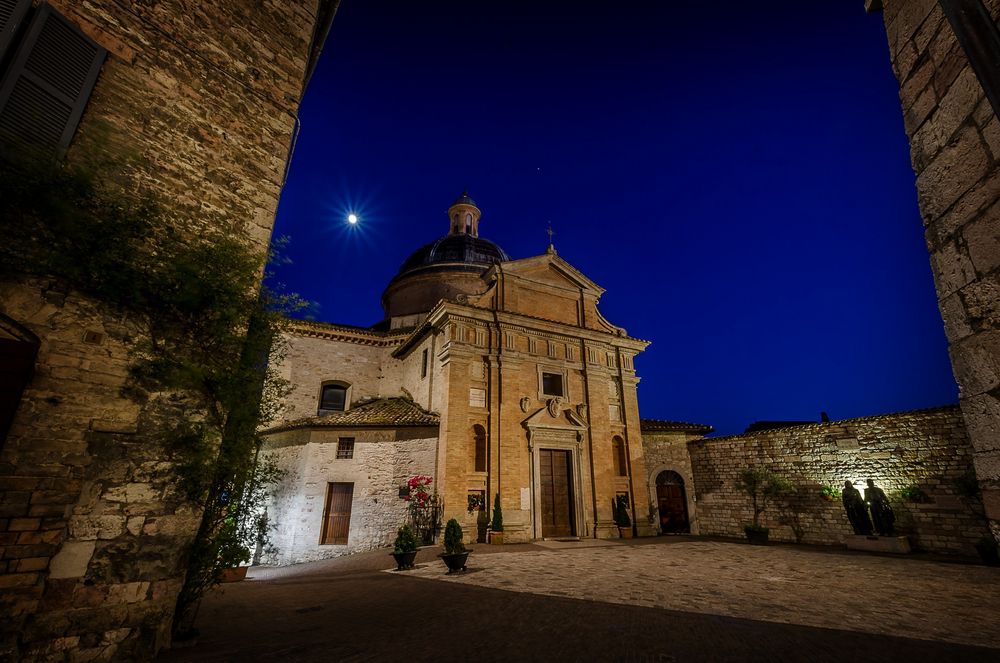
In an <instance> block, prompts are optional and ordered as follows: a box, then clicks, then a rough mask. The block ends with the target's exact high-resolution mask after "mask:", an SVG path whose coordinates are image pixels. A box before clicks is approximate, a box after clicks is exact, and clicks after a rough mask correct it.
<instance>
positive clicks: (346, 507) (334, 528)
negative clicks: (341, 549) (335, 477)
mask: <svg viewBox="0 0 1000 663" xmlns="http://www.w3.org/2000/svg"><path fill="white" fill-rule="evenodd" d="M353 500H354V484H353V483H330V484H327V491H326V509H324V510H323V533H322V535H321V536H320V540H319V542H320V544H321V545H347V533H348V532H349V531H350V529H351V502H352V501H353Z"/></svg>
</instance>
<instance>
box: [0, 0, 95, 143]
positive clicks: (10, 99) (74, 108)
mask: <svg viewBox="0 0 1000 663" xmlns="http://www.w3.org/2000/svg"><path fill="white" fill-rule="evenodd" d="M24 4H25V3H24V2H23V0H21V1H17V0H13V1H12V0H5V1H4V2H0V52H2V51H10V50H11V49H15V50H14V56H13V59H12V60H11V62H10V66H9V67H8V68H7V71H5V72H3V77H2V79H3V83H2V87H0V143H6V144H8V145H13V146H15V147H16V148H19V149H27V150H30V151H33V152H38V153H41V154H46V155H52V156H55V155H57V154H58V153H59V152H60V151H61V150H65V149H66V148H67V147H69V144H70V141H71V140H72V139H73V135H74V134H75V133H76V127H77V125H78V124H79V123H80V117H81V116H82V115H83V109H84V107H85V106H86V105H87V101H88V100H89V99H90V93H91V91H92V90H93V88H94V83H95V82H96V81H97V76H98V74H99V73H100V71H101V66H102V65H103V63H104V58H105V55H106V51H105V50H104V48H102V47H101V46H99V45H98V44H97V43H95V42H94V41H93V40H92V39H90V38H89V37H87V36H86V35H85V34H83V32H81V31H80V29H79V28H77V27H76V25H74V24H73V23H71V22H70V21H69V20H68V19H67V18H66V17H64V16H63V15H62V14H60V13H59V12H57V11H56V10H54V9H53V8H52V7H51V6H50V5H47V4H42V5H40V6H39V7H38V8H37V9H35V11H34V16H32V18H31V23H30V24H29V25H28V26H27V29H25V30H23V34H22V35H21V36H20V37H19V38H18V37H16V35H17V33H18V32H19V31H18V30H17V28H18V22H20V21H22V20H23V19H24V17H25V15H26V14H25V8H24ZM28 4H30V3H28ZM15 41H17V43H16V44H15Z"/></svg>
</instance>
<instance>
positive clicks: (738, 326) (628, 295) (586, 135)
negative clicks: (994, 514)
mask: <svg viewBox="0 0 1000 663" xmlns="http://www.w3.org/2000/svg"><path fill="white" fill-rule="evenodd" d="M863 4H864V3H863V1H862V0H847V1H843V0H841V1H838V2H822V3H798V4H796V5H794V6H789V5H787V4H781V3H748V2H745V1H741V2H730V1H722V0H717V1H716V2H713V3H673V2H615V3H600V4H596V3H594V4H591V3H585V2H583V3H582V2H573V3H564V2H556V1H545V2H542V1H537V0H536V1H532V2H518V1H514V2H511V1H507V2H502V3H501V2H486V1H477V2H445V1H440V2H432V3H414V2H379V1H376V0H367V1H363V2H362V1H359V0H344V2H343V3H342V6H341V8H340V11H339V13H338V14H337V18H336V20H335V21H334V24H333V29H332V32H331V34H330V38H329V39H328V41H327V44H326V47H325V49H324V51H323V55H322V58H321V60H320V63H319V66H318V68H317V71H316V74H315V75H314V77H313V80H312V83H311V85H310V88H309V90H308V92H307V93H306V96H305V100H304V102H303V104H302V109H301V120H302V128H301V134H300V136H299V139H298V143H297V146H296V148H295V153H294V157H293V160H292V165H291V170H290V175H289V179H288V183H287V186H286V188H285V191H284V193H283V195H282V199H281V203H280V206H279V210H278V220H277V227H276V234H277V235H286V236H288V237H289V238H290V239H291V244H290V246H289V248H288V250H287V253H288V255H289V257H290V258H291V259H292V264H290V265H285V266H283V267H281V268H280V269H279V271H278V280H280V281H282V282H283V283H285V284H286V285H287V287H288V288H289V289H290V290H292V291H295V292H298V293H299V294H301V295H302V296H303V297H305V298H306V299H309V300H312V301H314V302H316V303H317V304H318V307H317V308H316V310H315V311H314V312H313V316H314V317H316V318H317V319H320V320H325V321H329V322H338V323H345V324H353V325H370V324H373V323H375V322H377V321H379V320H380V319H381V317H382V311H381V307H380V305H379V297H380V295H381V292H382V290H383V288H384V287H385V285H386V284H387V283H388V281H389V279H390V278H391V277H392V276H393V274H394V273H395V272H396V270H397V269H398V268H399V265H400V264H401V263H402V261H403V260H404V259H405V258H406V256H407V255H409V254H410V253H411V252H412V251H413V250H414V249H416V248H417V247H418V246H420V245H422V244H424V243H426V242H428V241H431V240H433V239H435V238H436V237H438V236H440V235H443V234H445V233H446V232H447V218H446V216H445V210H446V209H447V207H448V205H449V204H450V203H451V202H452V200H454V199H455V197H456V196H457V195H458V194H459V193H460V192H461V191H462V189H463V188H465V187H468V189H469V192H470V194H471V195H472V197H473V198H475V200H476V201H477V203H478V204H479V206H480V208H481V209H482V210H483V220H482V223H481V226H480V233H481V235H482V236H484V237H487V238H489V239H492V240H494V241H495V242H497V243H498V244H500V246H502V247H503V248H504V249H505V250H506V251H507V252H508V253H509V254H510V255H512V256H513V257H515V258H523V257H527V256H530V255H536V254H538V253H541V252H543V251H544V250H545V246H546V241H547V238H546V235H545V228H546V224H547V222H549V221H551V222H552V225H553V228H554V229H555V231H556V233H557V234H556V238H555V244H556V248H557V250H558V251H559V254H560V256H562V257H563V258H565V259H566V260H568V261H569V262H570V263H572V264H573V265H575V266H576V267H577V268H579V269H580V270H581V271H583V272H584V273H585V274H587V275H588V276H590V277H591V278H593V279H594V280H595V281H596V282H597V283H599V284H601V285H602V286H603V287H605V288H607V293H606V294H605V295H604V297H603V299H602V300H601V305H600V308H601V311H602V312H603V313H604V315H605V316H606V317H607V318H608V319H609V320H611V321H612V322H614V323H616V324H619V325H622V326H624V327H625V328H626V329H627V330H628V331H629V333H630V334H631V335H632V336H636V337H639V338H644V339H647V340H651V341H653V345H652V346H650V348H649V349H648V350H647V352H646V353H645V354H643V355H641V356H640V357H639V358H638V359H637V360H636V367H637V370H638V372H639V375H640V376H641V377H642V383H641V384H640V386H639V394H640V400H639V403H640V412H641V414H642V416H643V417H653V418H664V419H678V420H685V421H696V422H701V423H708V424H712V425H714V426H715V427H716V428H717V430H718V432H720V433H733V432H739V431H742V430H743V429H744V428H745V427H746V426H747V424H749V423H750V422H751V421H754V420H757V419H818V417H819V413H820V411H821V410H826V411H827V412H829V414H830V416H831V417H833V418H835V419H838V418H847V417H855V416H863V415H868V414H879V413H883V412H890V411H895V410H904V409H912V408H919V407H928V406H934V405H941V404H945V403H952V402H955V401H956V400H957V387H956V386H955V382H954V379H953V377H952V374H951V368H950V365H949V362H948V357H947V352H946V344H945V339H944V333H943V330H942V325H941V320H940V316H939V313H938V310H937V304H936V301H935V297H934V289H933V284H932V280H931V273H930V267H929V263H928V259H927V253H926V249H925V248H924V244H923V235H922V232H923V231H922V226H921V221H920V216H919V212H918V210H917V204H916V193H915V190H914V183H913V182H914V177H913V173H912V171H911V169H910V164H909V151H908V146H907V142H906V136H905V134H904V133H903V126H902V118H901V112H900V108H899V101H898V97H897V85H896V81H895V79H894V78H893V75H892V71H891V68H890V64H889V57H888V49H887V46H886V39H885V33H884V29H883V27H882V23H881V17H880V16H879V15H867V14H865V13H864V10H863ZM348 211H355V212H357V213H358V214H359V215H360V216H361V219H362V220H361V223H360V224H359V225H358V226H357V227H355V228H350V227H348V226H347V224H346V222H345V217H346V214H347V213H348Z"/></svg>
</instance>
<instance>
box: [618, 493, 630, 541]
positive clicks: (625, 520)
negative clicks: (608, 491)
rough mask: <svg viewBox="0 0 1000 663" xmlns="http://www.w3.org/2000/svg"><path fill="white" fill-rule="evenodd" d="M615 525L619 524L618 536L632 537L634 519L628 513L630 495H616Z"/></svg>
mask: <svg viewBox="0 0 1000 663" xmlns="http://www.w3.org/2000/svg"><path fill="white" fill-rule="evenodd" d="M615 525H617V526H618V536H620V537H621V538H623V539H631V538H632V519H631V518H630V517H629V515H628V495H618V496H617V497H615Z"/></svg>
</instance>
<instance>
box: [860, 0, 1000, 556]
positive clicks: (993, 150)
mask: <svg viewBox="0 0 1000 663" xmlns="http://www.w3.org/2000/svg"><path fill="white" fill-rule="evenodd" d="M983 4H984V6H985V7H986V8H987V10H988V11H989V13H990V15H991V16H992V18H993V22H994V26H993V28H994V29H996V25H995V23H996V21H997V19H998V18H1000V0H984V2H983ZM881 5H884V11H883V19H884V22H885V28H886V34H887V37H888V42H889V56H890V58H891V61H892V67H893V71H894V72H895V74H896V77H897V79H898V80H899V85H900V92H899V96H900V101H901V103H902V108H903V120H904V125H905V129H906V133H907V135H908V136H909V138H910V152H911V161H912V163H913V170H914V171H915V173H916V175H917V193H918V197H919V202H920V211H921V215H922V216H923V222H924V230H925V238H926V241H927V248H928V250H929V252H930V256H931V267H932V270H933V272H934V281H935V285H936V288H937V294H938V302H939V305H940V308H941V314H942V317H943V318H944V327H945V333H946V335H947V337H948V342H949V353H950V355H951V362H952V368H953V370H954V372H955V378H956V380H957V382H958V384H959V387H960V389H961V400H960V402H961V407H962V412H963V414H964V416H965V421H966V425H967V426H968V430H969V436H970V438H971V440H972V445H973V448H974V450H975V451H974V459H975V466H976V472H977V474H978V476H979V480H980V482H981V484H982V488H983V502H984V504H985V508H986V513H987V515H988V516H989V518H990V520H991V522H992V527H993V530H994V536H997V537H998V538H1000V161H998V159H1000V120H998V118H997V115H996V112H995V109H994V108H993V107H992V106H991V104H990V102H989V101H988V100H987V99H986V98H985V95H984V92H983V88H982V86H981V85H980V83H979V80H978V79H977V77H976V74H975V72H974V71H973V69H972V67H971V66H970V64H969V61H968V58H967V57H966V54H965V52H964V51H963V49H962V47H961V46H960V44H959V42H958V39H957V37H956V36H955V32H954V31H953V29H952V27H951V25H950V24H949V22H948V20H947V19H946V17H945V15H944V13H943V11H942V9H941V6H940V5H939V3H938V2H936V1H935V0H883V1H882V2H878V1H873V0H869V1H868V2H867V3H866V7H868V8H869V9H870V10H872V9H878V8H879V7H880V6H881Z"/></svg>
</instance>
